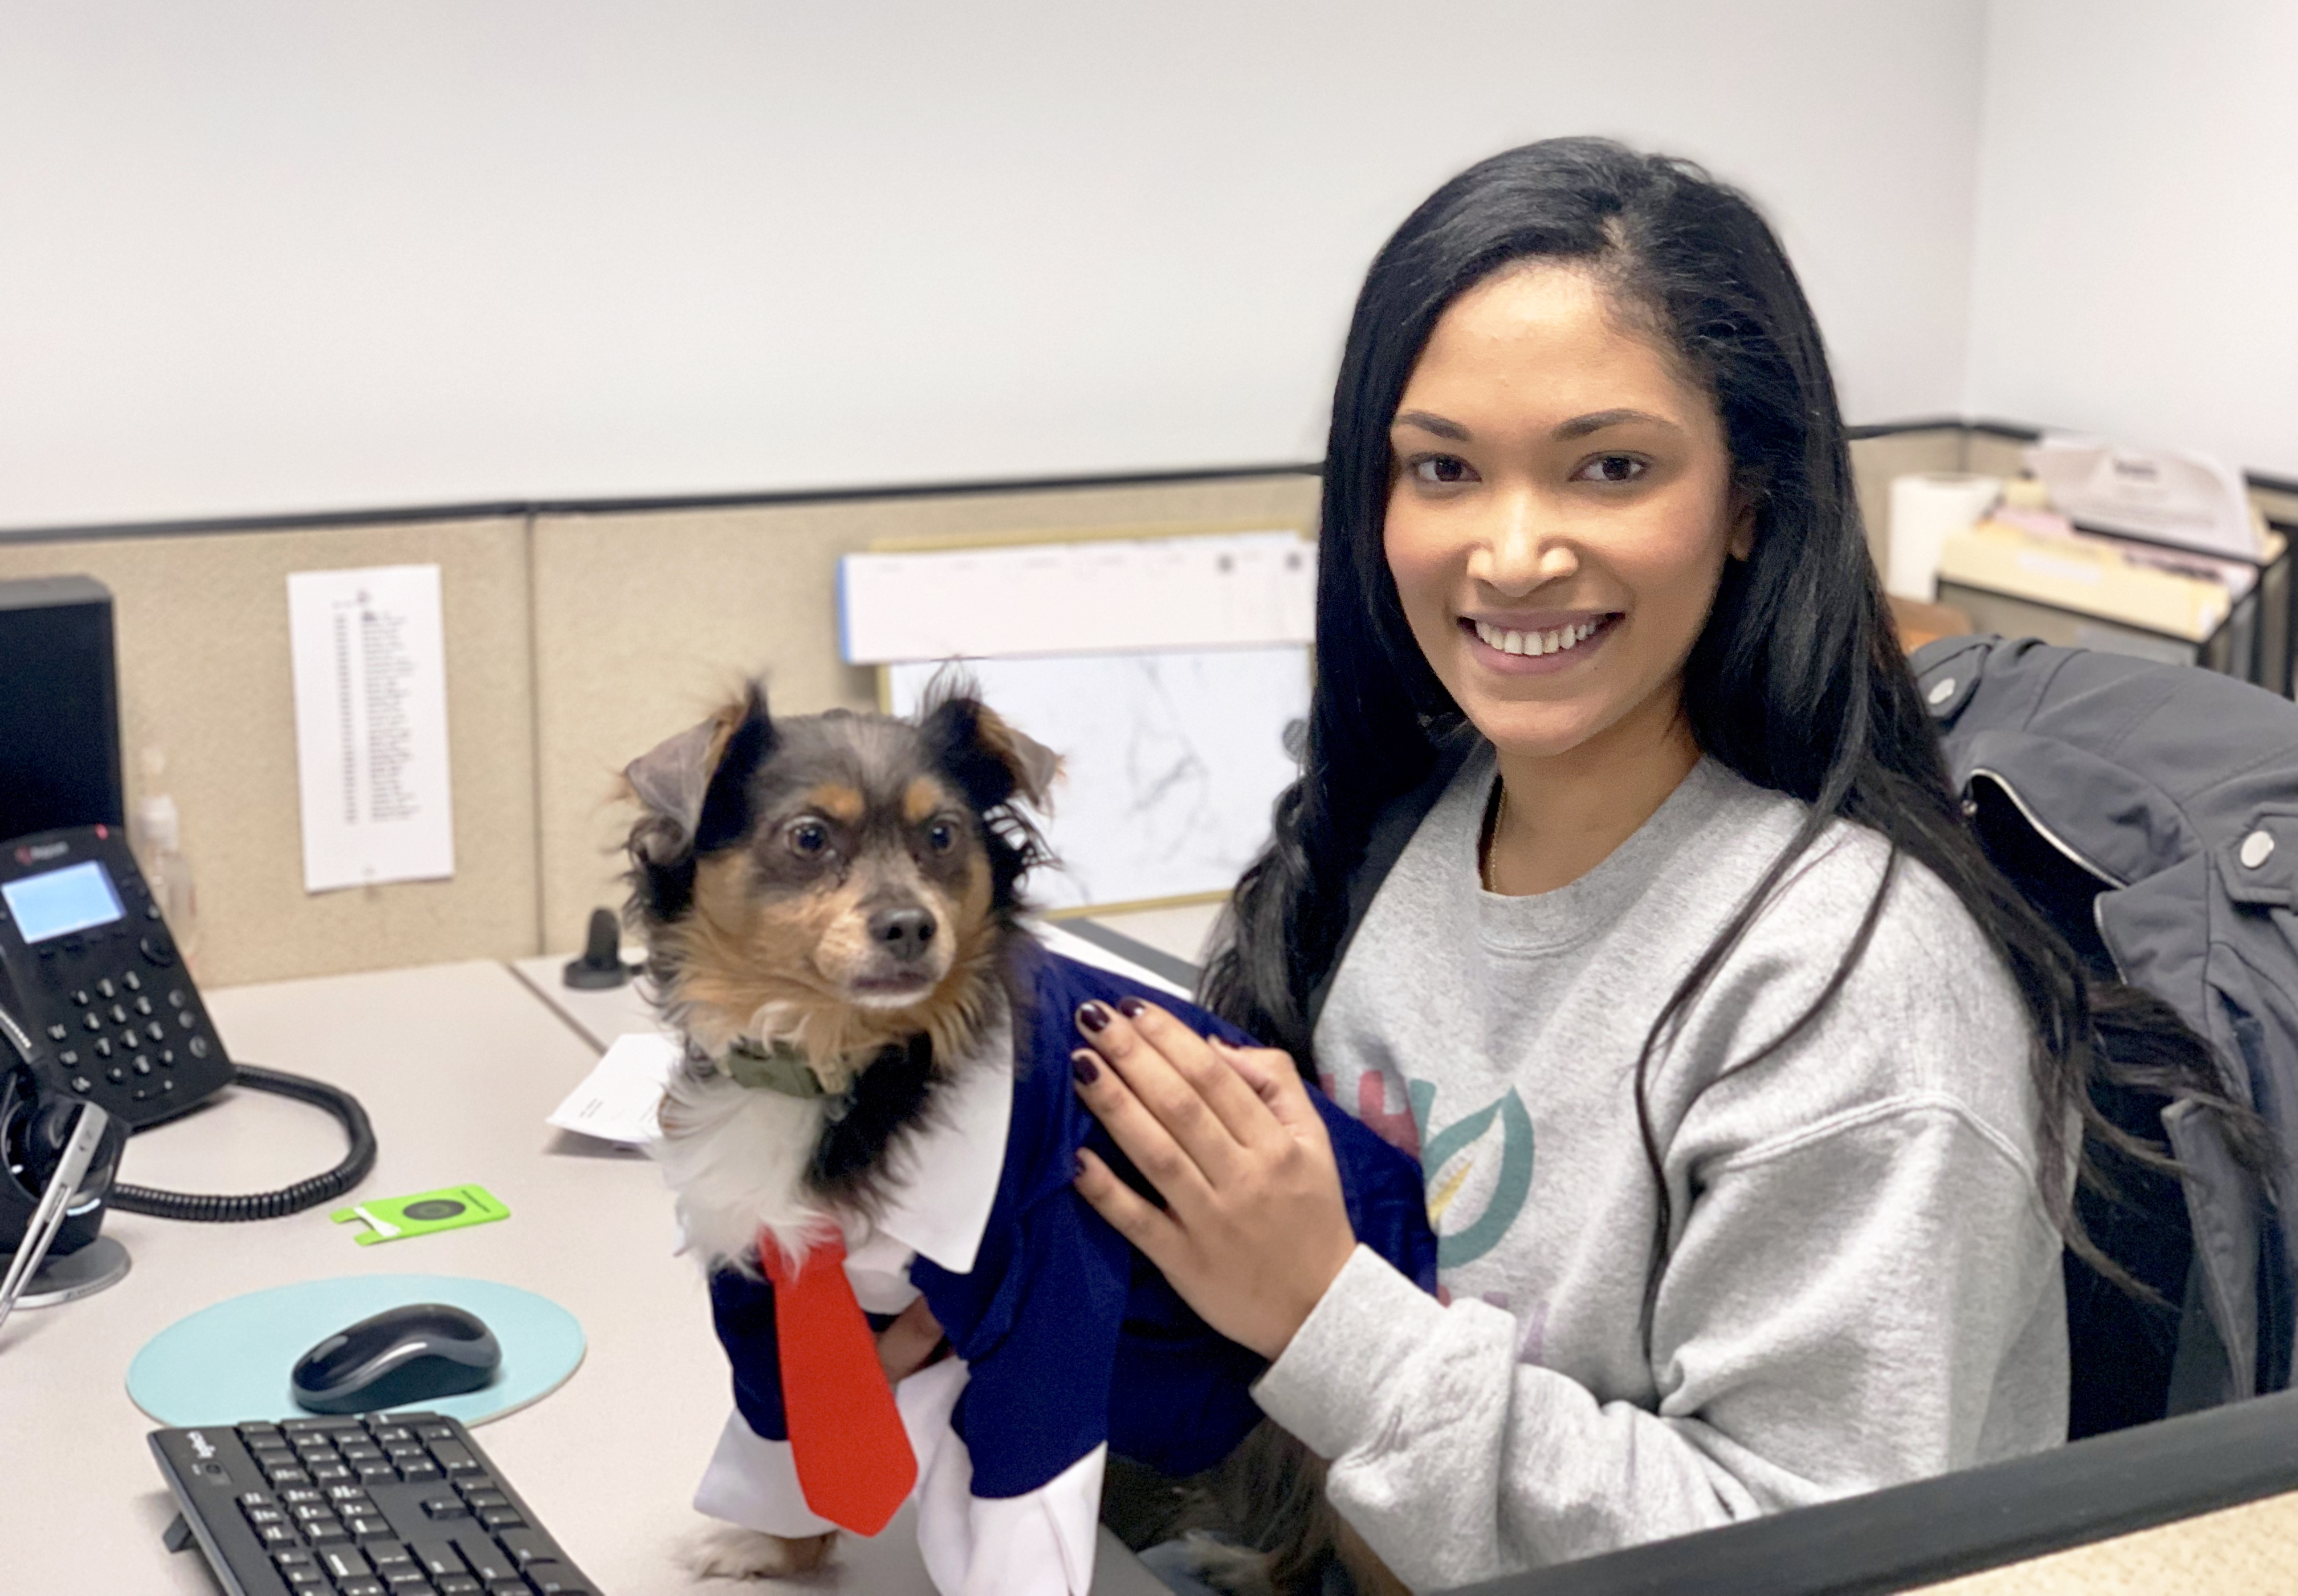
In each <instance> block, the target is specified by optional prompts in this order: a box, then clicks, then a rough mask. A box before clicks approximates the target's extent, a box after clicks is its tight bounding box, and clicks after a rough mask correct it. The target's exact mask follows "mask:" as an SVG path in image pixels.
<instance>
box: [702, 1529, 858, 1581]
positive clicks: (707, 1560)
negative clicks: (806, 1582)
mask: <svg viewBox="0 0 2298 1596" xmlns="http://www.w3.org/2000/svg"><path fill="white" fill-rule="evenodd" d="M837 1543H838V1534H837V1532H836V1531H835V1530H833V1531H831V1533H830V1534H826V1535H802V1536H799V1537H798V1538H797V1539H795V1540H793V1539H790V1538H789V1537H787V1536H783V1535H770V1534H765V1532H764V1531H763V1530H755V1529H744V1528H743V1527H742V1526H740V1525H739V1524H712V1525H709V1526H705V1527H704V1528H701V1529H698V1530H696V1531H694V1532H693V1533H692V1534H690V1535H688V1536H687V1537H686V1541H685V1543H684V1545H683V1546H682V1547H681V1548H680V1553H681V1555H680V1559H679V1560H680V1561H682V1562H683V1563H684V1564H685V1565H686V1566H687V1567H688V1568H690V1569H691V1570H692V1571H693V1572H694V1573H695V1574H696V1575H699V1576H700V1577H702V1578H704V1579H779V1578H781V1577H783V1576H785V1575H793V1574H812V1573H814V1571H815V1570H816V1569H818V1568H820V1567H822V1565H823V1564H825V1563H827V1562H828V1561H830V1549H831V1547H832V1546H834V1545H836V1544H837Z"/></svg>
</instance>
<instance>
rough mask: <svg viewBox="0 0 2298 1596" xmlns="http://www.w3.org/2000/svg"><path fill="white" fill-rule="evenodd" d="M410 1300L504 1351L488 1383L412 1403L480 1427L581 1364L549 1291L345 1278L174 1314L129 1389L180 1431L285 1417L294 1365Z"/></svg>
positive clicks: (451, 1279) (446, 1280) (448, 1280)
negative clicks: (443, 1305)
mask: <svg viewBox="0 0 2298 1596" xmlns="http://www.w3.org/2000/svg"><path fill="white" fill-rule="evenodd" d="M405 1302H447V1303H451V1304H452V1305H453V1306H455V1307H457V1308H460V1309H463V1310H465V1311H467V1312H470V1313H474V1314H476V1315H477V1316H478V1318H479V1320H480V1322H481V1323H483V1324H484V1325H485V1326H486V1327H487V1328H488V1329H490V1330H492V1331H493V1332H494V1336H495V1340H496V1341H497V1342H498V1343H500V1344H501V1346H502V1366H501V1367H500V1369H496V1370H495V1377H494V1381H493V1383H492V1385H487V1386H484V1388H482V1389H480V1390H477V1391H467V1392H465V1393H463V1394H462V1395H460V1396H442V1397H437V1398H434V1399H433V1400H432V1401H429V1402H421V1403H409V1404H405V1405H406V1406H409V1407H418V1406H419V1407H421V1408H423V1409H424V1410H428V1411H432V1412H438V1413H445V1414H448V1415H450V1416H451V1417H452V1418H459V1419H461V1420H462V1421H463V1422H464V1423H465V1424H484V1422H485V1421H486V1420H488V1419H490V1418H501V1417H502V1416H503V1415H504V1414H506V1413H509V1412H513V1411H516V1410H518V1409H520V1408H524V1407H525V1406H526V1405H527V1404H528V1403H529V1402H539V1401H541V1399H542V1398H543V1397H546V1396H548V1395H550V1393H552V1392H553V1391H556V1390H558V1387H559V1386H561V1385H565V1384H566V1379H567V1377H569V1376H570V1375H572V1374H573V1373H574V1372H575V1367H576V1366H577V1365H578V1364H580V1363H581V1362H582V1361H583V1327H582V1326H581V1325H579V1324H577V1323H576V1322H575V1316H574V1315H573V1314H571V1313H569V1312H567V1311H566V1309H564V1308H561V1307H560V1306H559V1305H558V1303H556V1302H552V1301H551V1300H550V1298H549V1297H543V1296H537V1295H536V1294H534V1293H533V1292H531V1291H522V1290H520V1289H519V1288H518V1287H517V1286H505V1285H503V1284H502V1283H501V1282H500V1281H497V1280H471V1279H466V1278H462V1277H460V1276H457V1275H345V1276H341V1277H339V1278H335V1279H332V1280H300V1281H297V1282H296V1283H295V1284H294V1285H293V1286H275V1287H273V1288H272V1289H271V1290H269V1291H258V1292H251V1293H249V1294H247V1295H246V1296H244V1297H233V1298H231V1299H229V1300H228V1301H227V1302H218V1303H216V1304H215V1305H214V1306H213V1307H211V1308H203V1309H201V1310H200V1311H198V1312H197V1313H194V1314H193V1315H191V1316H190V1317H189V1318H186V1319H178V1320H177V1321H176V1322H175V1323H174V1324H172V1325H169V1327H167V1328H166V1329H164V1330H162V1331H161V1332H160V1333H159V1334H158V1335H157V1336H153V1338H152V1339H151V1340H150V1341H148V1342H145V1344H144V1350H143V1351H142V1352H137V1353H136V1359H135V1361H134V1362H132V1363H130V1364H129V1365H128V1395H129V1396H130V1397H132V1398H133V1399H135V1402H136V1406H137V1407H139V1408H141V1409H143V1410H144V1411H145V1412H146V1413H148V1414H150V1415H151V1416H152V1417H153V1418H155V1419H158V1420H159V1421H160V1422H161V1424H165V1425H174V1426H178V1427H187V1426H194V1425H203V1424H204V1425H227V1424H241V1423H245V1422H247V1421H249V1420H252V1419H267V1418H293V1417H294V1416H295V1415H297V1414H299V1413H301V1412H302V1411H303V1410H302V1409H301V1408H299V1407H297V1406H296V1405H295V1398H294V1396H293V1394H292V1393H290V1392H289V1390H288V1376H289V1374H290V1373H291V1372H292V1371H293V1369H294V1367H295V1360H297V1359H298V1358H301V1357H302V1355H303V1354H304V1353H305V1352H310V1350H311V1349H312V1348H313V1347H314V1346H316V1345H318V1344H319V1343H320V1342H321V1341H324V1340H325V1339H327V1337H328V1336H332V1335H334V1334H335V1332H336V1331H337V1330H340V1329H343V1327H345V1326H347V1325H351V1324H356V1323H357V1322H358V1321H359V1320H360V1319H366V1318H368V1316H370V1315H372V1314H376V1313H380V1312H382V1311H384V1309H386V1308H396V1307H398V1306H400V1305H401V1303H405Z"/></svg>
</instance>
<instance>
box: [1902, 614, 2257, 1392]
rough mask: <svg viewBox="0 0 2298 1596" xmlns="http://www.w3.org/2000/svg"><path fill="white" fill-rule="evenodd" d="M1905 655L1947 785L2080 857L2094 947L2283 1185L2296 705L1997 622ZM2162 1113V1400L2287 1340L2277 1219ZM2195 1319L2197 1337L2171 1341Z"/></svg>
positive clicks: (2232, 1378) (2216, 1383)
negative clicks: (2212, 1053) (1991, 795)
mask: <svg viewBox="0 0 2298 1596" xmlns="http://www.w3.org/2000/svg"><path fill="white" fill-rule="evenodd" d="M1914 663H1915V668H1916V671H1917V674H1918V676H1919V679H1920V681H1921V683H1922V690H1923V695H1924V699H1925V701H1926V702H1927V703H1928V704H1929V705H1930V710H1931V714H1932V715H1934V716H1935V717H1936V718H1937V720H1938V724H1939V731H1940V733H1941V736H1942V739H1943V740H1944V742H1945V746H1946V749H1947V762H1948V765H1949V773H1950V775H1951V776H1952V778H1953V781H1954V782H1955V786H1956V788H1957V790H1960V791H1962V792H1963V795H1964V797H1965V798H1966V801H1967V802H1969V801H1971V800H1972V798H1973V796H1974V783H1975V782H1980V781H1990V780H1991V781H1992V782H1993V783H1994V784H1995V785H1996V787H1997V788H1999V789H2000V790H2001V791H2002V792H2003V793H2005V795H2007V796H2008V797H2009V798H2010V800H2011V802H2013V804H2015V805H2016V806H2017V807H2018V811H2019V813H2020V815H2021V816H2023V818H2024V819H2025V821H2026V822H2027V823H2028V824H2029V826H2031V827H2032V828H2033V830H2034V831H2036V832H2037V833H2038V834H2039V835H2040V836H2041V838H2042V839H2044V840H2045V841H2046V842H2048V843H2049V844H2050V845H2051V846H2052V847H2053V848H2056V849H2057V850H2058V852H2059V853H2060V854H2061V855H2062V856H2065V858H2066V859H2068V860H2070V861H2071V862H2072V863H2073V864H2076V865H2079V867H2080V868H2081V869H2082V870H2084V871H2086V872H2088V873H2089V874H2090V875H2091V876H2093V877H2095V878H2096V879H2097V882H2098V891H2097V895H2096V897H2095V900H2094V902H2093V905H2092V914H2093V915H2094V917H2095V927H2096V930H2097V933H2098V937H2099V939H2100V940H2101V941H2102V942H2103V943H2104V948H2105V951H2106V953H2107V954H2108V955H2111V957H2112V961H2113V963H2114V965H2115V968H2116V969H2117V970H2118V971H2119V972H2120V974H2121V977H2122V979H2123V980H2126V981H2129V982H2130V983H2131V984H2133V985H2136V986H2139V987H2143V988H2145V989H2147V990H2148V991H2150V992H2153V994H2154V995H2155V996H2159V997H2161V998H2162V999H2164V1000H2165V1001H2166V1002H2168V1003H2170V1005H2173V1006H2174V1007H2175V1008H2176V1009H2177V1010H2178V1013H2179V1015H2180V1016H2181V1017H2182V1018H2183V1019H2184V1020H2185V1021H2186V1023H2187V1024H2188V1025H2189V1026H2191V1027H2192V1028H2193V1029H2194V1030H2195V1031H2196V1032H2197V1033H2199V1034H2200V1035H2202V1036H2203V1037H2205V1038H2208V1039H2209V1040H2210V1042H2211V1045H2212V1046H2213V1047H2214V1048H2215V1049H2216V1050H2217V1053H2218V1054H2219V1059H2220V1060H2221V1061H2222V1062H2223V1063H2226V1064H2228V1065H2229V1066H2231V1069H2230V1071H2229V1073H2230V1074H2231V1075H2232V1076H2233V1077H2234V1084H2235V1086H2236V1088H2237V1089H2246V1090H2247V1091H2248V1093H2249V1095H2250V1098H2251V1101H2252V1104H2253V1106H2255V1107H2256V1108H2257V1109H2258V1110H2259V1111H2260V1112H2261V1113H2262V1114H2263V1115H2264V1116H2265V1117H2266V1118H2267V1120H2268V1121H2269V1123H2271V1124H2273V1125H2274V1127H2275V1129H2277V1131H2278V1132H2279V1133H2280V1134H2281V1136H2282V1137H2283V1143H2284V1152H2283V1154H2282V1157H2283V1159H2284V1160H2285V1162H2284V1163H2283V1165H2282V1167H2281V1169H2280V1170H2278V1171H2277V1179H2276V1180H2275V1182H2274V1184H2275V1185H2276V1187H2277V1193H2276V1194H2275V1195H2277V1196H2278V1197H2280V1198H2282V1199H2283V1200H2285V1201H2287V1200H2288V1198H2289V1197H2290V1195H2292V1194H2294V1193H2298V1162H2291V1159H2292V1154H2293V1153H2294V1152H2298V705H2294V704H2292V703H2291V702H2290V701H2289V700H2287V699H2282V698H2278V697H2277V696H2275V695H2274V694H2272V693H2269V692H2267V691H2265V690H2261V689H2260V688H2256V687H2253V686H2250V685H2248V684H2246V683H2244V682H2237V681H2236V680H2234V679H2233V678H2232V677H2228V676H2221V675H2217V674H2212V673H2211V672H2208V671H2203V670H2197V669H2195V668H2193V667H2191V666H2164V665H2157V664H2153V663H2151V662H2148V661H2145V660H2139V659H2133V658H2128V657H2122V656H2119V655H2113V654H2103V653H2097V652H2093V651H2089V650H2085V649H2059V648H2052V647H2049V646H2047V645H2046V644H2042V643H2037V642H2031V641H2010V640H2006V639H2004V638H1999V637H1963V638H1948V639H1943V640H1941V641H1938V642H1935V643H1932V644H1930V645H1929V646H1927V647H1926V648H1924V649H1922V650H1920V651H1919V652H1918V653H1917V654H1916V655H1915V657H1914ZM2162 1121H2163V1125H2164V1128H2165V1130H2166V1131H2167V1133H2168V1135H2169V1138H2170V1145H2171V1147H2172V1149H2173V1151H2174V1152H2175V1154H2176V1155H2177V1157H2178V1161H2179V1162H2180V1163H2181V1164H2182V1165H2183V1166H2184V1167H2185V1170H2186V1179H2185V1189H2186V1208H2187V1213H2188V1216H2189V1219H2190V1220H2191V1223H2192V1227H2193V1230H2194V1236H2195V1263H2194V1270H2193V1274H2192V1277H2191V1278H2190V1282H2189V1292H2188V1311H2187V1313H2186V1322H2185V1323H2184V1324H2182V1327H2181V1330H2180V1351H2179V1365H2180V1370H2181V1372H2180V1374H2179V1376H2178V1384H2177V1385H2176V1386H2175V1387H2174V1390H2173V1393H2172V1403H2171V1405H2172V1409H2173V1410H2178V1409H2180V1408H2183V1407H2192V1406H2196V1405H2202V1404H2204V1403H2207V1402H2212V1401H2223V1400H2229V1399H2235V1398H2241V1397H2246V1396H2249V1395H2251V1394H2253V1392H2254V1390H2255V1388H2256V1384H2257V1370H2258V1369H2261V1368H2264V1369H2267V1370H2269V1376H2268V1377H2269V1380H2276V1379H2277V1378H2280V1376H2278V1375H2277V1372H2275V1371H2281V1370H2286V1369H2288V1367H2289V1362H2290V1359H2289V1347H2288V1341H2289V1337H2290V1334H2291V1330H2290V1324H2289V1317H2290V1316H2289V1312H2288V1308H2287V1304H2288V1303H2289V1302H2290V1300H2291V1292H2290V1283H2291V1281H2292V1280H2293V1278H2298V1251H2294V1249H2293V1245H2292V1244H2293V1242H2294V1241H2298V1227H2293V1228H2290V1230H2289V1231H2288V1232H2287V1233H2286V1230H2285V1228H2284V1227H2283V1226H2282V1225H2280V1224H2279V1223H2278V1222H2277V1220H2276V1219H2275V1216H2274V1205H2273V1204H2271V1203H2267V1202H2264V1201H2261V1193H2260V1192H2259V1191H2258V1190H2257V1189H2256V1184H2255V1182H2253V1180H2251V1179H2250V1178H2248V1177H2247V1176H2245V1175H2244V1173H2243V1172H2242V1171H2241V1170H2240V1169H2239V1168H2238V1167H2237V1166H2236V1163H2235V1162H2234V1161H2233V1159H2232V1158H2231V1157H2230V1156H2229V1155H2228V1152H2227V1148H2226V1145H2225V1143H2224V1142H2223V1140H2222V1139H2221V1137H2220V1135H2219V1127H2218V1125H2217V1122H2216V1121H2215V1119H2214V1117H2213V1116H2212V1115H2211V1114H2210V1113H2209V1112H2206V1111H2203V1110H2202V1109H2201V1107H2200V1105H2199V1104H2195V1103H2191V1102H2181V1103H2174V1104H2171V1105H2170V1107H2168V1108H2166V1109H2165V1110H2164V1111H2163V1112H2162ZM2261 1244H2263V1245H2261ZM2197 1304H2199V1307H2198V1306H2197ZM2211 1336H2215V1340H2216V1343H2217V1345H2216V1346H2214V1347H2209V1348H2208V1349H2207V1350H2206V1351H2204V1352H2201V1353H2195V1354H2190V1348H2191V1347H2192V1346H2193V1345H2195V1344H2201V1343H2203V1342H2204V1341H2206V1340H2207V1339H2208V1338H2209V1337H2211ZM2262 1336H2263V1337H2265V1338H2266V1339H2267V1341H2268V1345H2267V1346H2266V1348H2265V1352H2266V1355H2265V1356H2263V1357H2261V1356H2260V1352H2261V1337H2262ZM2205 1371H2207V1372H2206V1373H2205ZM2212 1387H2215V1389H2213V1388H2212Z"/></svg>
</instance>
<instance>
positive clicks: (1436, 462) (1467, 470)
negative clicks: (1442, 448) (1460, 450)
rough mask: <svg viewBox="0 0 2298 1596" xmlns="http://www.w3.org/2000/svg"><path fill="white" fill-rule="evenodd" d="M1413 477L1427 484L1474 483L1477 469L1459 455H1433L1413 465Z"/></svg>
mask: <svg viewBox="0 0 2298 1596" xmlns="http://www.w3.org/2000/svg"><path fill="white" fill-rule="evenodd" d="M1412 475H1415V476H1417V477H1418V478H1419V479H1420V480H1421V481H1422V482H1425V483H1434V484H1443V485H1450V484H1454V483H1463V482H1474V481H1475V480H1476V468H1475V467H1472V466H1470V465H1469V464H1468V462H1467V461H1466V460H1464V459H1461V458H1460V457H1459V455H1457V454H1432V455H1429V456H1427V457H1426V458H1425V459H1419V460H1417V461H1415V462H1414V463H1413V467H1412Z"/></svg>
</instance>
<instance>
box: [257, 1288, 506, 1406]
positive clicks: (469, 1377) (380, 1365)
mask: <svg viewBox="0 0 2298 1596" xmlns="http://www.w3.org/2000/svg"><path fill="white" fill-rule="evenodd" d="M501 1363H502V1347H501V1346H500V1344H498V1343H497V1342H496V1340H495V1336H494V1332H493V1331H492V1330H490V1329H488V1328H487V1327H486V1326H485V1325H484V1324H483V1323H481V1322H480V1320H479V1319H478V1318H477V1317H476V1316H475V1315H474V1314H470V1313H467V1312H465V1311H463V1310H462V1309H460V1308H456V1307H452V1306H451V1305H449V1304H448V1303H445V1302H408V1303H405V1304H403V1305H401V1306H400V1307H397V1308H386V1309H384V1311H382V1312H381V1313H378V1314H376V1315H375V1316H374V1317H372V1318H370V1319H361V1320H360V1321H359V1323H357V1324H355V1325H351V1326H347V1327H344V1328H343V1329H341V1330H338V1331H336V1332H335V1334H334V1335H333V1336H328V1337H327V1339H326V1340H325V1341H322V1342H321V1343H319V1344H318V1345H317V1346H315V1347H313V1348H312V1349H311V1350H310V1352H305V1353H304V1354H303V1355H302V1357H301V1358H298V1359H297V1360H295V1371H294V1373H293V1376H292V1377H290V1379H289V1385H290V1387H291V1388H292V1389H293V1393H294V1396H295V1401H296V1403H297V1404H298V1405H299V1406H301V1407H303V1408H307V1409H309V1410H310V1411H312V1412H314V1413H372V1412H376V1411H377V1410H381V1409H384V1408H407V1407H413V1406H416V1405H417V1404H419V1403H422V1402H430V1401H432V1400H433V1399H434V1398H437V1397H442V1396H453V1395H456V1394H457V1393H460V1392H465V1391H476V1390H478V1389H479V1388H480V1387H481V1386H482V1385H485V1384H486V1383H487V1382H488V1381H489V1380H492V1378H494V1374H495V1370H496V1369H498V1368H499V1367H500V1366H501Z"/></svg>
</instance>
